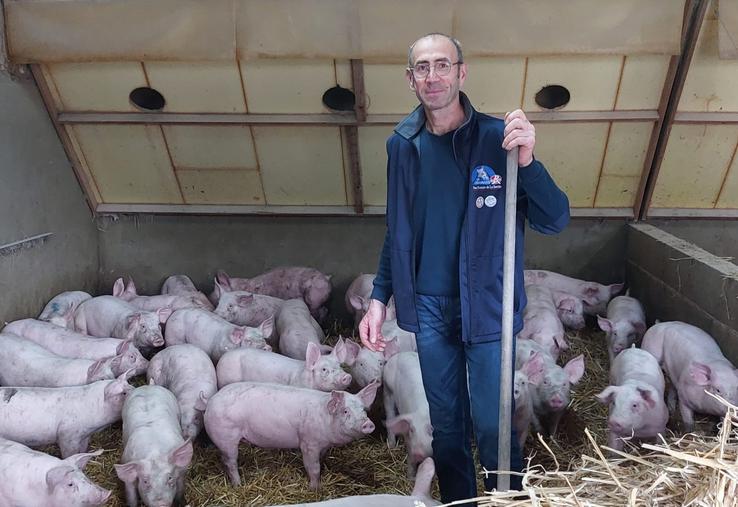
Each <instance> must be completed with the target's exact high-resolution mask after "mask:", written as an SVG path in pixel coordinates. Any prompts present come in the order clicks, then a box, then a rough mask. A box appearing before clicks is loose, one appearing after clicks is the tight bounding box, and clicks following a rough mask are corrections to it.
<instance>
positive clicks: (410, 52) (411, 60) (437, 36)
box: [407, 32, 464, 67]
mask: <svg viewBox="0 0 738 507" xmlns="http://www.w3.org/2000/svg"><path fill="white" fill-rule="evenodd" d="M426 39H445V40H447V41H449V42H450V43H451V44H452V45H453V46H454V48H455V49H456V57H457V58H456V60H457V61H458V62H463V61H464V55H463V54H462V52H461V43H460V42H459V41H458V40H456V39H454V38H453V37H451V36H449V35H446V34H445V33H438V32H434V33H429V34H426V35H423V36H422V37H421V38H419V39H418V40H416V41H415V42H413V43H412V44H411V45H410V49H408V51H407V65H408V67H412V66H413V65H414V63H415V57H414V56H413V50H414V49H415V46H416V44H418V43H419V42H421V41H424V40H426Z"/></svg>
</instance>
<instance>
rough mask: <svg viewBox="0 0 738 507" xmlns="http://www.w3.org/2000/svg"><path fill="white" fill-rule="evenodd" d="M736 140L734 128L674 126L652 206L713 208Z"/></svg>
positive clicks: (737, 132)
mask: <svg viewBox="0 0 738 507" xmlns="http://www.w3.org/2000/svg"><path fill="white" fill-rule="evenodd" d="M736 139H738V130H736V127H734V126H729V125H674V126H673V127H672V129H671V135H670V136H669V141H668V144H667V145H666V152H665V153H664V159H663V161H662V163H661V170H660V171H659V176H658V180H657V181H656V187H655V188H654V192H653V197H652V199H651V207H654V208H712V207H714V205H715V201H716V199H717V196H718V193H719V192H720V187H721V185H722V183H723V177H724V175H725V171H726V170H727V169H728V164H729V163H730V159H731V157H732V155H733V152H734V150H735V144H736Z"/></svg>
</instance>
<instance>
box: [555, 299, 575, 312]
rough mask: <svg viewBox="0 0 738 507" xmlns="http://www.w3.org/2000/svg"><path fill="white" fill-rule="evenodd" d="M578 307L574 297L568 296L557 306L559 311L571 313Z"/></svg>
mask: <svg viewBox="0 0 738 507" xmlns="http://www.w3.org/2000/svg"><path fill="white" fill-rule="evenodd" d="M576 307H577V302H576V300H575V299H574V298H573V297H570V296H567V297H565V298H561V299H560V300H559V304H558V305H556V308H557V309H559V310H566V311H569V312H573V311H574V310H575V309H576Z"/></svg>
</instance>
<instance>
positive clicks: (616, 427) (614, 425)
mask: <svg viewBox="0 0 738 507" xmlns="http://www.w3.org/2000/svg"><path fill="white" fill-rule="evenodd" d="M607 426H608V427H609V428H610V431H612V432H613V433H624V432H625V425H624V424H623V423H621V422H620V421H618V420H616V419H610V420H609V421H607Z"/></svg>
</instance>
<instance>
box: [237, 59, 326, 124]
mask: <svg viewBox="0 0 738 507" xmlns="http://www.w3.org/2000/svg"><path fill="white" fill-rule="evenodd" d="M241 73H242V75H243V84H244V88H245V89H246V99H247V100H248V104H249V112H251V113H328V112H330V110H329V109H328V108H326V107H325V106H324V105H323V100H322V99H323V93H325V91H326V90H327V89H329V88H332V87H334V86H336V71H335V68H334V65H333V60H291V59H261V60H246V61H242V62H241Z"/></svg>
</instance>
